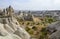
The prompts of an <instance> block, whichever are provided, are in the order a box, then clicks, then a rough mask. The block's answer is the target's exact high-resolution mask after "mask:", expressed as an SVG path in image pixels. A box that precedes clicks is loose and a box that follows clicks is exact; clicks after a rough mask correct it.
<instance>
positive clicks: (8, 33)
mask: <svg viewBox="0 0 60 39" xmlns="http://www.w3.org/2000/svg"><path fill="white" fill-rule="evenodd" d="M4 19H5V21H6V24H3V18H1V19H0V20H1V22H0V39H30V38H31V37H30V35H29V34H28V33H27V32H26V31H25V30H24V29H23V28H21V27H20V25H19V23H18V22H17V20H16V19H15V18H14V17H13V18H12V20H11V19H10V18H4Z"/></svg>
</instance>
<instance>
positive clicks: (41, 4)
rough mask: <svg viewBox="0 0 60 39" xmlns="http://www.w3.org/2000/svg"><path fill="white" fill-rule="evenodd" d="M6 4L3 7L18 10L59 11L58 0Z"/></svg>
mask: <svg viewBox="0 0 60 39" xmlns="http://www.w3.org/2000/svg"><path fill="white" fill-rule="evenodd" d="M6 2H7V3H8V2H9V3H8V4H6V3H5V5H12V6H13V7H14V8H15V9H20V10H51V9H53V10H55V9H56V10H57V9H60V0H10V1H6ZM2 4H3V3H2ZM5 5H4V6H5Z"/></svg>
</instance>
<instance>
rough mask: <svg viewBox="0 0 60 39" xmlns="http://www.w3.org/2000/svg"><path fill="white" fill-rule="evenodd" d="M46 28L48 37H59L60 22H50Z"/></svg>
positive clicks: (56, 38) (52, 38)
mask: <svg viewBox="0 0 60 39" xmlns="http://www.w3.org/2000/svg"><path fill="white" fill-rule="evenodd" d="M47 30H48V32H49V33H51V34H50V35H49V39H60V22H59V21H58V22H55V23H52V24H50V25H49V26H48V27H47Z"/></svg>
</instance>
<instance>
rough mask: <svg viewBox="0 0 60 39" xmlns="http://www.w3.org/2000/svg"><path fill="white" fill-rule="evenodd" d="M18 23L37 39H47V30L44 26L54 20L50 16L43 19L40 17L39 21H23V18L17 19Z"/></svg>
mask: <svg viewBox="0 0 60 39" xmlns="http://www.w3.org/2000/svg"><path fill="white" fill-rule="evenodd" d="M17 20H18V22H19V23H20V25H24V26H25V29H26V31H27V32H28V33H29V34H31V36H32V37H36V38H38V39H48V38H47V37H48V32H47V31H46V26H48V25H49V24H51V23H52V22H55V21H56V20H55V19H53V18H52V17H49V16H47V17H45V18H43V19H41V18H40V20H41V21H39V22H34V21H23V19H17Z"/></svg>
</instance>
